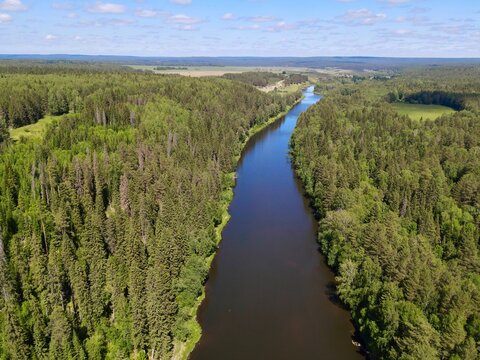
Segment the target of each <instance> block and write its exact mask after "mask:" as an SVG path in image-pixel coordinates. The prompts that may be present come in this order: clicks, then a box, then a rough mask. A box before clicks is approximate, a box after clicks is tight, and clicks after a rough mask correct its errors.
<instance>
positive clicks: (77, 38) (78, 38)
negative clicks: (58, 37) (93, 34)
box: [74, 36, 82, 41]
mask: <svg viewBox="0 0 480 360" xmlns="http://www.w3.org/2000/svg"><path fill="white" fill-rule="evenodd" d="M74 39H75V40H77V41H80V40H82V37H81V36H75V37H74Z"/></svg>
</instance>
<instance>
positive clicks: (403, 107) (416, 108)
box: [392, 103, 455, 120]
mask: <svg viewBox="0 0 480 360" xmlns="http://www.w3.org/2000/svg"><path fill="white" fill-rule="evenodd" d="M392 106H393V108H394V109H395V110H396V111H397V112H398V113H399V114H401V115H407V116H409V117H410V118H411V119H412V120H422V119H423V120H426V119H430V120H435V119H436V118H438V117H440V116H442V115H444V114H449V113H453V112H455V110H453V109H451V108H449V107H447V106H442V105H423V104H405V103H396V104H392Z"/></svg>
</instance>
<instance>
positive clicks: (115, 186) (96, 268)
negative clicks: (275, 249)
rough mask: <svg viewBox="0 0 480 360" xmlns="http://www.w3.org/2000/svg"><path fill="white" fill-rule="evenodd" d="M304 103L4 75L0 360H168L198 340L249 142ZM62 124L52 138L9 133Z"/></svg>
mask: <svg viewBox="0 0 480 360" xmlns="http://www.w3.org/2000/svg"><path fill="white" fill-rule="evenodd" d="M299 97H300V93H295V94H290V95H282V96H280V95H276V94H266V93H262V92H261V91H258V90H256V89H254V88H253V87H251V86H249V85H246V84H242V83H240V82H234V81H230V80H226V79H216V78H208V79H207V78H204V79H196V78H188V77H180V76H160V75H153V74H147V73H135V72H131V71H124V70H119V69H115V68H113V69H110V70H109V69H105V68H104V67H103V66H93V65H91V66H79V67H75V66H43V67H42V66H33V65H32V66H30V67H29V66H26V67H25V66H2V67H1V68H0V142H1V144H0V286H1V296H0V358H2V359H87V358H88V359H103V358H106V359H123V358H135V359H142V358H152V359H157V358H162V359H163V358H168V357H171V356H172V354H173V352H174V351H176V350H178V349H174V347H175V346H181V345H179V344H182V343H184V342H185V341H186V340H188V339H189V337H191V336H192V334H191V333H192V331H193V330H192V327H191V321H192V319H193V318H194V316H195V311H194V310H195V304H196V302H197V298H198V297H199V295H200V294H201V293H202V288H203V283H204V281H205V279H206V276H207V270H208V266H207V261H206V259H207V258H208V257H209V256H210V255H211V254H212V253H213V252H214V251H215V249H216V246H217V240H218V235H217V231H216V227H217V226H218V225H219V224H220V223H221V222H222V220H223V217H224V211H225V206H226V204H227V203H228V201H229V199H230V195H229V193H228V191H227V190H229V189H230V187H231V186H232V185H233V183H232V181H233V179H232V175H231V173H232V172H233V171H234V169H235V166H236V163H237V161H238V156H239V154H240V151H241V148H242V144H243V143H244V142H245V140H246V139H247V137H248V136H249V134H250V133H251V132H250V130H251V129H252V128H254V127H256V128H258V127H259V126H261V125H262V124H265V123H266V122H267V121H268V120H270V119H271V118H272V117H275V116H277V115H278V114H279V113H281V112H283V111H285V110H286V109H287V108H288V107H289V106H291V105H292V104H293V103H294V102H295V101H296V100H297V99H298V98H299ZM46 115H57V116H59V117H57V118H56V120H55V121H54V122H53V123H52V124H50V125H49V126H47V127H46V130H45V133H44V135H43V137H42V138H41V139H29V138H28V136H27V137H21V138H20V140H18V141H17V142H14V141H12V140H10V139H9V135H8V129H9V128H10V129H11V128H17V127H20V126H23V125H26V124H31V123H35V122H36V121H37V120H39V119H41V118H43V117H44V116H46Z"/></svg>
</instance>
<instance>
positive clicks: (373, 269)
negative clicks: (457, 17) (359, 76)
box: [292, 69, 480, 359]
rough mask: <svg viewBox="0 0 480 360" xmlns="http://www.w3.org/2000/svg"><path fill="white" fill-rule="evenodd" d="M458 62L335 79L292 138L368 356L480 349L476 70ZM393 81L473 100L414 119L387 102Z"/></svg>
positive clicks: (472, 355)
mask: <svg viewBox="0 0 480 360" xmlns="http://www.w3.org/2000/svg"><path fill="white" fill-rule="evenodd" d="M450 71H451V72H453V74H452V73H451V72H450ZM450 71H449V70H448V69H443V72H440V71H439V70H438V69H436V70H433V73H434V75H432V74H431V73H428V75H422V76H420V75H419V73H416V72H413V73H410V74H405V75H402V76H400V77H398V78H395V79H393V80H389V81H375V80H373V81H372V80H365V81H361V82H359V83H356V84H355V83H348V82H347V83H344V84H337V85H336V87H335V88H336V90H332V91H330V92H329V95H327V96H326V97H325V98H324V99H322V100H321V101H320V102H319V103H318V104H316V105H314V106H312V107H311V109H309V110H308V111H307V112H306V113H305V114H303V115H302V116H301V118H300V120H299V124H298V127H297V129H296V131H295V133H294V136H293V139H292V147H293V149H292V153H293V156H294V163H295V166H296V168H297V173H298V174H299V176H300V177H301V179H302V180H303V182H304V185H305V188H306V191H307V193H308V194H309V195H310V197H311V200H312V204H313V206H314V208H315V210H316V212H317V215H318V217H319V221H320V222H319V224H320V225H319V234H318V237H319V242H320V244H321V247H322V249H323V251H324V253H325V254H326V257H327V261H328V264H329V265H330V266H332V267H333V268H334V270H335V271H336V273H337V281H338V287H337V290H338V295H339V297H340V298H341V300H342V301H343V302H344V303H345V304H346V305H347V306H348V307H349V308H350V309H351V312H352V317H353V319H354V322H355V324H356V327H357V328H358V330H359V333H360V336H361V338H362V339H363V341H364V343H365V344H366V348H367V350H368V352H369V354H370V356H371V357H372V358H385V359H438V358H442V359H447V358H449V359H477V358H478V356H479V354H480V351H479V350H480V348H479V345H480V257H479V239H480V108H479V107H476V106H475V104H476V101H478V98H476V96H477V95H475V93H476V92H478V89H479V88H478V87H476V84H475V82H477V81H478V77H474V76H473V75H474V74H476V73H477V71H478V70H477V69H473V70H472V69H470V70H468V69H463V70H462V71H464V72H466V73H467V74H470V75H466V76H464V77H458V76H456V74H458V70H450ZM469 71H470V72H469ZM472 72H473V73H472ZM435 74H436V75H439V74H441V76H436V75H435ZM445 79H449V80H448V81H447V82H448V84H446V83H445ZM392 89H397V90H398V89H400V90H401V92H402V93H404V94H413V93H420V92H425V91H428V92H429V93H430V94H435V92H437V91H448V90H450V91H453V92H455V94H456V95H455V96H457V97H458V98H461V100H462V101H464V104H465V105H466V108H467V110H463V111H460V112H457V113H454V114H452V115H444V116H442V117H440V118H438V119H436V120H435V121H413V120H411V119H410V118H408V117H407V116H401V115H399V114H398V113H396V112H395V111H394V110H393V108H392V107H390V106H389V104H388V103H387V102H385V99H388V100H390V99H389V96H385V95H386V94H388V93H390V92H391V91H392ZM459 94H461V95H459ZM425 102H427V103H432V101H430V100H428V99H426V100H425ZM434 103H435V102H434Z"/></svg>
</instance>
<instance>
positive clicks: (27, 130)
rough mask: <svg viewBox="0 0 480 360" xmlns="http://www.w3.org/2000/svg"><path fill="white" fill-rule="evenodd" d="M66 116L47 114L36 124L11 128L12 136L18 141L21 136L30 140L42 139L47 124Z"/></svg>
mask: <svg viewBox="0 0 480 360" xmlns="http://www.w3.org/2000/svg"><path fill="white" fill-rule="evenodd" d="M64 116H65V115H60V116H53V115H47V116H45V117H44V118H42V119H40V120H38V121H37V122H36V123H35V124H30V125H25V126H22V127H19V128H16V129H11V130H10V137H11V138H12V140H14V141H18V140H20V139H21V138H26V139H29V140H41V139H42V138H43V135H44V134H45V132H46V130H47V126H48V125H49V124H52V123H53V122H55V121H57V120H59V119H61V118H63V117H64Z"/></svg>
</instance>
